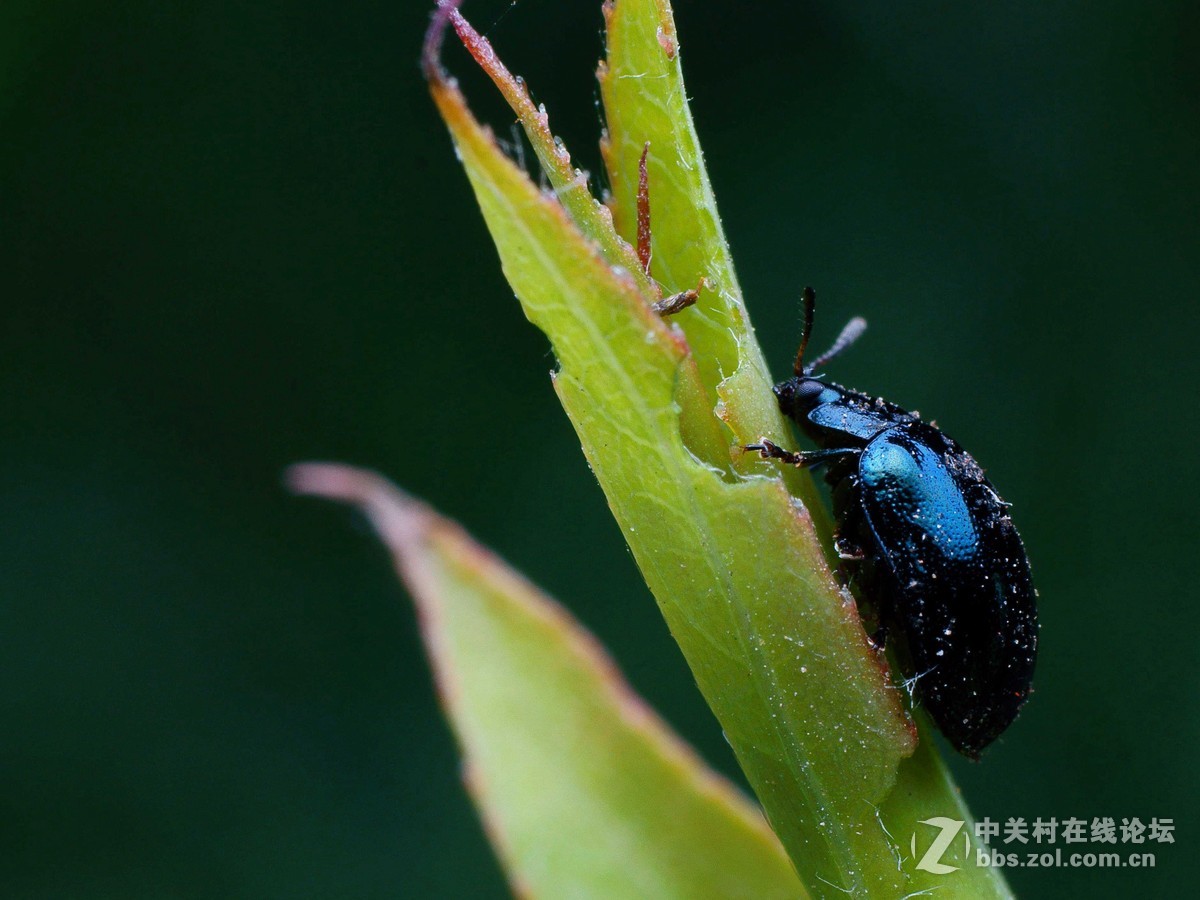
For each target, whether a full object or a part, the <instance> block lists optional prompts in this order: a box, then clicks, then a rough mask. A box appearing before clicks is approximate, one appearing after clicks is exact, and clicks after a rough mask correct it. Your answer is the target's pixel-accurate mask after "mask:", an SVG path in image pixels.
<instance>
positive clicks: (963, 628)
mask: <svg viewBox="0 0 1200 900" xmlns="http://www.w3.org/2000/svg"><path fill="white" fill-rule="evenodd" d="M814 306H815V295H814V294H813V291H812V288H805V290H804V333H803V335H802V337H801V341H800V350H799V352H798V353H797V354H796V365H795V373H796V374H795V377H793V378H789V379H788V380H787V381H782V382H780V383H779V384H777V385H775V396H776V397H777V398H778V399H779V408H780V409H781V410H782V411H783V413H784V415H786V416H788V417H789V418H791V419H793V420H794V421H795V422H796V423H797V424H799V425H800V427H801V428H802V429H803V430H804V432H805V433H806V434H807V435H808V436H809V437H810V438H811V439H812V440H813V441H814V442H816V443H817V444H818V445H819V446H820V447H821V448H822V449H820V450H815V451H809V452H803V453H789V452H788V451H786V450H783V449H781V448H780V447H777V446H776V445H774V444H772V443H771V442H769V441H765V440H764V441H762V442H761V443H760V444H754V445H751V446H750V447H748V448H747V449H752V450H758V451H759V452H761V453H762V455H763V456H764V457H765V458H768V459H778V460H782V461H784V462H787V463H790V464H792V465H796V466H817V465H823V466H826V474H825V478H826V480H827V481H828V482H829V484H830V486H831V488H832V494H833V507H834V514H835V516H836V519H837V537H836V541H837V544H836V545H837V550H838V553H839V555H840V556H841V557H842V558H843V559H845V560H846V561H847V563H848V565H849V567H850V570H851V572H852V574H853V576H854V577H855V578H856V579H857V580H858V581H859V583H860V584H861V585H862V588H863V597H864V598H865V600H866V601H867V602H868V603H869V604H870V606H871V607H872V611H873V612H874V615H875V617H876V619H877V622H878V628H877V630H876V632H875V635H874V638H873V640H874V642H875V644H876V645H877V646H882V644H883V639H884V636H885V634H886V633H887V631H888V629H889V628H890V629H891V631H892V632H894V633H895V640H894V643H895V644H897V645H898V646H897V648H896V649H897V656H898V659H899V661H900V663H901V666H902V667H903V669H904V674H905V675H906V677H907V678H909V679H911V680H912V681H915V691H914V696H916V698H917V699H919V700H920V702H921V703H922V704H923V705H924V707H925V709H926V710H928V712H929V714H930V716H931V717H932V718H933V720H934V721H935V722H936V723H937V725H938V727H939V728H940V729H941V732H942V734H944V735H945V736H946V738H947V739H948V740H949V741H950V743H951V744H953V745H954V747H955V749H956V750H958V751H959V752H960V753H963V754H965V755H966V756H969V757H971V758H973V759H978V758H979V754H980V752H981V751H982V750H983V748H984V747H986V746H987V745H988V744H990V743H991V742H992V741H994V740H995V739H996V738H997V737H998V736H999V735H1000V733H1001V732H1002V731H1004V729H1005V728H1007V727H1008V726H1009V724H1011V722H1012V721H1013V719H1014V718H1016V715H1017V712H1018V711H1019V710H1020V708H1021V705H1022V704H1023V703H1024V702H1025V700H1026V698H1027V697H1028V696H1029V689H1030V687H1029V686H1030V681H1031V680H1032V678H1033V668H1034V661H1035V659H1036V656H1037V632H1038V626H1037V608H1036V605H1035V597H1036V594H1035V592H1034V589H1033V582H1032V580H1031V579H1030V574H1029V563H1028V560H1027V559H1026V556H1025V548H1024V547H1023V546H1022V544H1021V538H1020V537H1019V536H1018V535H1017V531H1016V529H1015V528H1014V527H1013V523H1012V519H1011V518H1010V517H1009V514H1008V507H1009V504H1007V503H1005V502H1004V501H1003V500H1001V499H1000V497H999V495H998V494H997V493H996V491H995V490H994V489H993V488H992V485H991V484H990V483H989V482H988V480H987V478H985V477H984V474H983V470H982V469H981V468H980V467H979V465H978V464H977V463H976V462H975V460H974V459H972V458H971V456H970V455H969V454H968V453H967V452H966V451H965V450H963V449H962V447H960V446H959V445H958V444H957V443H955V442H954V441H953V440H951V439H950V438H948V437H947V436H946V435H944V434H942V433H941V431H939V430H938V429H937V428H936V427H934V426H933V425H930V424H927V423H925V422H922V421H921V420H920V419H919V418H918V416H917V415H916V414H915V413H910V412H907V411H905V410H903V409H901V408H900V407H898V406H895V405H894V404H891V403H888V402H886V401H885V400H882V399H879V398H872V397H869V396H867V395H865V394H860V393H858V392H857V391H851V390H848V389H846V388H844V387H841V386H840V385H837V384H833V383H832V382H828V381H824V380H822V379H820V378H818V377H816V375H815V374H814V373H815V372H816V371H817V370H818V369H819V368H820V367H821V366H822V365H824V364H825V363H827V362H828V361H829V360H830V359H832V358H833V357H835V356H837V355H838V354H839V353H841V352H842V351H843V350H845V349H846V348H847V347H849V346H850V344H852V343H853V342H854V341H855V340H856V339H857V338H858V336H859V335H860V334H862V332H863V330H864V329H865V328H866V322H865V321H864V320H863V319H859V318H856V319H852V320H851V321H850V323H849V324H847V325H846V327H845V328H844V329H843V330H842V333H841V335H840V336H839V337H838V339H837V340H836V341H835V342H834V344H833V346H832V347H830V349H829V350H828V351H826V352H825V353H823V354H822V355H821V356H819V357H818V358H817V359H815V360H813V361H812V362H811V363H808V364H807V365H806V364H805V363H804V351H805V348H806V347H807V346H808V338H809V335H810V333H811V332H812V324H813V310H814Z"/></svg>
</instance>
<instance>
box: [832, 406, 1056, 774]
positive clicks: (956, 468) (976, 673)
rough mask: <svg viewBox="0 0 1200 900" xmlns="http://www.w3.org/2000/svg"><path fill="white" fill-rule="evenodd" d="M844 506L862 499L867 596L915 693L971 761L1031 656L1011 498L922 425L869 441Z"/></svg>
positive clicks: (1023, 678)
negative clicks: (894, 641) (892, 631)
mask: <svg viewBox="0 0 1200 900" xmlns="http://www.w3.org/2000/svg"><path fill="white" fill-rule="evenodd" d="M855 495H856V496H855ZM842 503H843V504H846V503H848V504H855V503H859V504H861V512H862V518H861V520H860V521H861V525H860V530H861V531H862V532H863V534H862V535H861V540H862V542H863V544H864V545H866V546H864V547H863V549H864V550H865V551H866V553H867V555H868V558H870V559H871V560H872V563H871V565H870V566H868V568H867V570H866V576H867V578H866V580H867V584H866V589H867V593H868V595H869V596H872V597H874V598H875V599H876V601H877V602H878V603H879V604H880V605H881V612H882V613H883V615H884V617H885V619H886V620H888V621H889V622H890V623H891V624H893V625H894V626H895V628H896V632H897V637H898V638H899V643H900V651H901V653H902V654H903V655H905V656H907V658H908V662H909V666H911V669H910V675H912V676H914V677H916V679H917V682H916V693H917V696H918V697H919V699H920V700H921V702H922V703H923V704H924V705H925V707H926V708H927V709H928V711H929V713H930V715H931V716H932V717H933V719H934V720H935V721H936V722H937V723H938V726H939V727H940V728H941V731H942V733H943V734H944V735H945V736H946V738H947V739H948V740H949V741H950V742H951V743H952V744H953V745H954V746H955V748H957V749H958V750H959V751H961V752H962V753H964V754H966V755H968V756H972V757H978V755H979V752H980V751H981V750H982V749H983V748H984V747H986V746H987V745H988V744H990V743H991V742H992V741H993V740H995V738H996V737H997V736H999V734H1000V733H1001V732H1002V731H1004V729H1005V728H1007V727H1008V725H1009V724H1010V723H1011V722H1012V720H1013V719H1014V718H1015V717H1016V715H1017V712H1018V710H1019V709H1020V707H1021V704H1022V703H1024V702H1025V699H1026V697H1027V696H1028V694H1029V685H1030V681H1031V679H1032V677H1033V668H1034V662H1035V659H1036V654H1037V612H1036V608H1035V598H1034V592H1033V583H1032V580H1031V578H1030V574H1029V564H1028V562H1027V560H1026V556H1025V549H1024V547H1023V546H1022V544H1021V539H1020V537H1019V536H1018V535H1017V532H1016V529H1015V528H1014V527H1013V524H1012V520H1011V519H1010V518H1009V516H1008V511H1007V506H1006V505H1005V504H1004V503H1003V502H1002V501H1001V500H1000V498H999V497H998V496H997V495H996V492H995V491H994V490H993V489H992V487H991V485H990V484H989V483H988V481H987V479H986V478H985V477H984V474H983V471H982V470H981V469H980V468H979V466H978V465H977V464H976V463H975V461H974V460H973V459H972V458H971V457H970V456H969V455H968V454H967V453H966V452H965V451H964V450H963V449H962V448H961V447H959V446H958V444H956V443H955V442H954V441H952V440H951V439H950V438H948V437H946V436H945V435H944V434H942V433H941V432H940V431H938V430H937V429H936V428H934V427H933V426H931V425H927V424H924V423H922V422H908V423H905V424H901V425H897V426H895V427H893V428H889V429H887V430H885V431H883V432H881V433H879V434H877V435H876V436H875V437H874V438H873V439H872V440H870V441H869V442H868V444H867V446H866V447H865V448H864V450H863V452H862V454H861V455H860V456H859V461H858V471H857V485H856V490H854V491H852V492H849V493H847V492H843V495H842ZM909 666H906V668H909Z"/></svg>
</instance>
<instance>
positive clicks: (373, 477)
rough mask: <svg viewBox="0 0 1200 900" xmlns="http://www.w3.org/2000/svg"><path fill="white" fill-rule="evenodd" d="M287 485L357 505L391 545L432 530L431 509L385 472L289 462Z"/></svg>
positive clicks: (295, 491) (399, 545)
mask: <svg viewBox="0 0 1200 900" xmlns="http://www.w3.org/2000/svg"><path fill="white" fill-rule="evenodd" d="M283 482H284V485H285V486H286V487H287V489H288V490H290V491H291V492H292V493H293V494H298V495H301V496H309V497H323V498H324V499H326V500H337V501H340V502H342V503H348V504H350V505H351V506H356V507H358V508H359V509H360V510H362V512H363V513H364V514H365V515H366V516H367V518H368V519H370V520H371V524H372V526H374V528H375V530H376V531H377V532H378V533H379V535H380V537H381V538H383V540H384V543H386V544H387V545H388V546H390V547H397V548H403V547H409V546H412V545H413V544H414V543H415V542H416V541H419V540H421V538H422V537H423V536H424V535H425V533H426V532H427V531H428V530H429V525H430V522H431V519H432V513H431V512H430V511H429V510H428V508H426V506H425V505H424V504H423V503H421V502H420V501H418V500H416V499H414V498H413V497H412V496H411V495H409V494H406V493H404V491H402V490H400V489H399V488H398V487H396V486H395V485H394V484H392V483H391V482H390V481H388V480H387V479H386V478H384V477H383V476H382V475H378V474H376V473H375V472H371V471H369V470H367V469H357V468H355V467H353V466H345V465H341V464H339V463H324V462H306V463H297V464H295V465H292V466H289V467H288V468H287V470H286V471H285V472H284V475H283Z"/></svg>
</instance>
